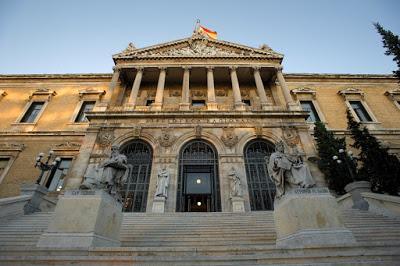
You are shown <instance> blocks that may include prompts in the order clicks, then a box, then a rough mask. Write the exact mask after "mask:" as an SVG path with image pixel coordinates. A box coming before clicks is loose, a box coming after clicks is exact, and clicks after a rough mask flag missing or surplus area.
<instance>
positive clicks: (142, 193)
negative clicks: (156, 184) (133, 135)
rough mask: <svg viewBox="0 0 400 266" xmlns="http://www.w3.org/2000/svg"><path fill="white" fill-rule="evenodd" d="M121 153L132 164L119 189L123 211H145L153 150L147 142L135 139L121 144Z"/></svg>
mask: <svg viewBox="0 0 400 266" xmlns="http://www.w3.org/2000/svg"><path fill="white" fill-rule="evenodd" d="M121 153H122V154H125V155H126V157H127V158H128V164H131V165H132V169H131V171H130V173H129V177H128V180H127V182H126V183H125V184H124V185H123V189H122V191H121V194H122V199H123V211H125V212H145V211H146V204H147V194H148V190H149V181H150V174H151V164H152V159H153V151H152V148H151V146H150V145H149V144H147V143H146V142H144V141H142V140H135V141H132V142H129V143H127V144H126V145H123V146H122V148H121Z"/></svg>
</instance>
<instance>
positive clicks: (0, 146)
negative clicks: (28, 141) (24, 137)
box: [0, 143, 26, 151]
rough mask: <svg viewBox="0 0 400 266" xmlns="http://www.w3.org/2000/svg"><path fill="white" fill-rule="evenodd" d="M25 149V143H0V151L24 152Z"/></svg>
mask: <svg viewBox="0 0 400 266" xmlns="http://www.w3.org/2000/svg"><path fill="white" fill-rule="evenodd" d="M25 147H26V146H25V144H23V143H0V150H17V151H23V150H24V149H25Z"/></svg>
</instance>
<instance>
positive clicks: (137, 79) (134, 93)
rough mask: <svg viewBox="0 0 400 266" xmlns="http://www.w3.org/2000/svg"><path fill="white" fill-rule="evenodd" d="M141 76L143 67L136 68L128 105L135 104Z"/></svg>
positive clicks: (133, 105)
mask: <svg viewBox="0 0 400 266" xmlns="http://www.w3.org/2000/svg"><path fill="white" fill-rule="evenodd" d="M142 77H143V68H142V67H139V68H137V72H136V77H135V81H134V82H133V85H132V91H131V95H130V96H129V100H128V106H132V107H133V108H134V107H135V106H136V100H137V96H138V93H139V88H140V83H141V82H142Z"/></svg>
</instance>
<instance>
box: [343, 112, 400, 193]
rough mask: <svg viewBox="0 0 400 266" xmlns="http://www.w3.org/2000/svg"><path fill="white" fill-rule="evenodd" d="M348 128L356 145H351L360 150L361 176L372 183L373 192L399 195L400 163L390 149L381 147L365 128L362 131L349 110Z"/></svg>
mask: <svg viewBox="0 0 400 266" xmlns="http://www.w3.org/2000/svg"><path fill="white" fill-rule="evenodd" d="M347 128H348V129H349V130H350V131H351V137H352V138H353V139H354V143H353V144H352V145H351V146H353V147H355V148H357V149H359V151H360V154H359V161H360V163H361V168H360V169H359V176H360V177H361V178H362V179H363V180H369V181H370V182H371V186H372V190H373V191H374V192H378V193H384V192H386V193H389V194H391V195H398V192H399V188H400V161H399V159H398V158H397V157H396V156H395V155H392V154H389V153H388V148H384V147H382V146H381V145H380V143H379V142H378V140H377V139H376V137H375V136H373V135H371V134H370V132H369V130H368V129H367V128H366V127H364V128H362V129H361V125H360V123H359V122H356V121H355V120H354V118H353V116H352V114H351V113H350V110H347Z"/></svg>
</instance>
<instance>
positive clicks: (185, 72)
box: [179, 67, 190, 111]
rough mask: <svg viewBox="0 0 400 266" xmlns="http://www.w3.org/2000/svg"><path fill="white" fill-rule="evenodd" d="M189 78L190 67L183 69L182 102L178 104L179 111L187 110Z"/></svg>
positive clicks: (188, 104)
mask: <svg viewBox="0 0 400 266" xmlns="http://www.w3.org/2000/svg"><path fill="white" fill-rule="evenodd" d="M189 78H190V67H184V68H183V82H182V102H181V103H180V104H179V110H182V111H188V110H189V106H190V103H189Z"/></svg>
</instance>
